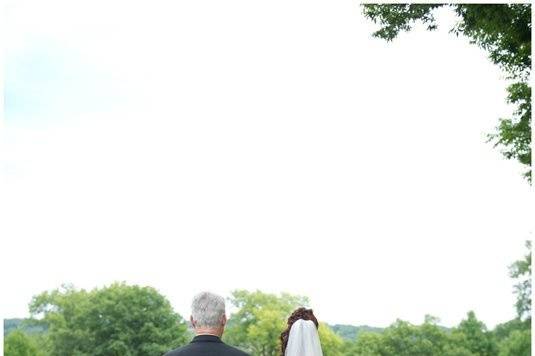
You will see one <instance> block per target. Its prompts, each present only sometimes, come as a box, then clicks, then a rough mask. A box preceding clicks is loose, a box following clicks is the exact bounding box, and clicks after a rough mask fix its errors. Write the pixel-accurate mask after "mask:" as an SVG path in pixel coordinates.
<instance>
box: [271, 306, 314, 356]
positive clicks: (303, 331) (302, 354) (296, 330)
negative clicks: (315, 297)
mask: <svg viewBox="0 0 535 356" xmlns="http://www.w3.org/2000/svg"><path fill="white" fill-rule="evenodd" d="M318 326H319V323H318V320H317V319H316V317H315V316H314V313H313V312H312V309H306V308H299V309H297V310H295V311H294V312H293V313H292V315H290V317H289V318H288V327H287V328H286V330H285V331H284V332H283V333H282V334H281V348H282V350H281V351H282V356H323V353H322V351H321V345H320V338H319V335H318Z"/></svg>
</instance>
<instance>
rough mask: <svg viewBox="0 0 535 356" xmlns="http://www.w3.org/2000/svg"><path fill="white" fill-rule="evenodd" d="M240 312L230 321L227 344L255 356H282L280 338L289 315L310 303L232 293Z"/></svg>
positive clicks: (288, 297) (285, 297)
mask: <svg viewBox="0 0 535 356" xmlns="http://www.w3.org/2000/svg"><path fill="white" fill-rule="evenodd" d="M231 303H232V305H233V306H234V307H235V308H236V309H237V311H236V312H235V313H233V314H232V315H231V317H230V319H229V323H228V325H227V331H226V332H225V335H224V340H225V341H227V342H229V343H230V344H233V345H236V346H238V347H240V348H242V349H244V350H246V351H248V352H250V353H251V354H253V355H258V356H275V355H279V354H280V342H279V336H280V334H281V332H282V331H283V330H284V329H285V327H286V320H287V318H288V316H289V315H290V313H291V312H292V311H293V310H295V309H296V308H298V307H300V306H306V305H307V304H308V299H307V298H304V297H300V296H293V295H290V294H281V295H275V294H268V293H262V292H260V291H256V292H248V291H245V290H237V291H234V292H233V293H232V297H231Z"/></svg>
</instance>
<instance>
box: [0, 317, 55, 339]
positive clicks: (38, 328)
mask: <svg viewBox="0 0 535 356" xmlns="http://www.w3.org/2000/svg"><path fill="white" fill-rule="evenodd" d="M13 330H22V331H24V332H25V333H27V334H39V333H43V332H45V331H46V330H47V328H46V327H45V326H43V325H35V324H32V323H31V322H30V320H29V319H20V318H13V319H4V336H6V335H7V334H9V333H10V332H12V331H13Z"/></svg>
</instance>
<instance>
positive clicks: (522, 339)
mask: <svg viewBox="0 0 535 356" xmlns="http://www.w3.org/2000/svg"><path fill="white" fill-rule="evenodd" d="M498 355H499V356H530V355H531V329H525V330H515V331H513V332H512V333H511V334H510V335H509V336H508V337H507V338H506V339H505V340H503V341H502V342H501V343H500V353H499V354H498Z"/></svg>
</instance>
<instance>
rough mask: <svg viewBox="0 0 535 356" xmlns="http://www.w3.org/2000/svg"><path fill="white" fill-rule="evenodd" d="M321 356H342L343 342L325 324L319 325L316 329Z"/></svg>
mask: <svg viewBox="0 0 535 356" xmlns="http://www.w3.org/2000/svg"><path fill="white" fill-rule="evenodd" d="M318 332H319V335H320V342H321V348H322V350H323V356H343V355H345V353H344V340H343V339H342V338H341V337H340V336H339V335H337V334H336V333H335V332H334V331H333V330H332V329H331V328H330V327H329V326H328V325H327V324H323V323H320V326H319V329H318Z"/></svg>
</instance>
